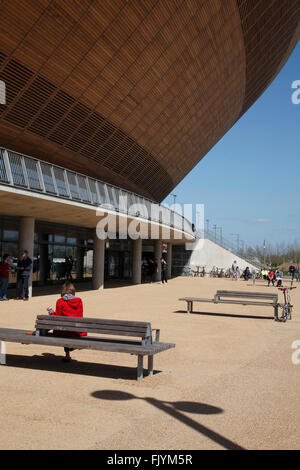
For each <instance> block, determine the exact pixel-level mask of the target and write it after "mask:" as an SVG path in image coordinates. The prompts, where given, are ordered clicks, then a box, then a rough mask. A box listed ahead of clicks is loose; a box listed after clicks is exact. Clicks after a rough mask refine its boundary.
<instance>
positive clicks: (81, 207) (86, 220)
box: [0, 185, 195, 245]
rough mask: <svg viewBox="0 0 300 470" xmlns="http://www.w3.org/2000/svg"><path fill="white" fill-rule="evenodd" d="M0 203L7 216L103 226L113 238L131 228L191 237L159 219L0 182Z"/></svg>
mask: <svg viewBox="0 0 300 470" xmlns="http://www.w3.org/2000/svg"><path fill="white" fill-rule="evenodd" d="M0 205H1V207H2V210H1V212H2V213H3V214H5V215H9V216H16V217H21V216H27V217H34V218H35V219H37V220H41V221H46V222H52V223H58V224H69V225H72V226H79V227H86V228H90V229H96V228H97V227H98V233H99V234H100V232H101V228H103V230H105V231H107V237H108V238H114V233H115V234H117V236H116V238H117V237H119V238H127V236H128V237H131V234H134V232H135V233H136V234H138V233H140V236H141V238H143V239H153V240H155V239H159V240H163V241H165V242H172V243H173V244H176V245H180V244H184V243H186V242H193V241H194V240H195V238H194V237H193V236H192V235H191V234H190V233H187V232H185V231H181V230H178V229H176V228H174V227H170V226H168V225H165V224H162V223H158V222H155V221H151V220H145V219H143V218H141V217H133V216H131V215H128V214H123V213H120V212H117V211H114V210H111V209H107V208H103V207H101V206H91V205H89V204H85V203H82V202H77V201H73V200H68V199H62V198H59V197H55V196H50V195H48V194H43V193H41V194H40V193H39V194H36V193H35V192H32V191H29V190H26V189H19V188H15V187H10V186H6V185H0ZM131 238H134V236H132V237H131Z"/></svg>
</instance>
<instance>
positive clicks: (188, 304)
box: [186, 301, 193, 313]
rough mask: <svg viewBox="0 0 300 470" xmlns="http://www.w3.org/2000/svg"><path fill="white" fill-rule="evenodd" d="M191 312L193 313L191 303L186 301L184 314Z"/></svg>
mask: <svg viewBox="0 0 300 470" xmlns="http://www.w3.org/2000/svg"><path fill="white" fill-rule="evenodd" d="M192 312H193V302H191V301H188V303H187V309H186V313H192Z"/></svg>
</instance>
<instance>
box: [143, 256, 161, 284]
mask: <svg viewBox="0 0 300 470" xmlns="http://www.w3.org/2000/svg"><path fill="white" fill-rule="evenodd" d="M159 262H160V271H161V282H162V284H167V283H168V264H167V262H166V260H165V258H164V257H163V256H162V257H161V258H160V261H159ZM158 266H159V264H158V260H153V259H152V258H146V257H144V258H143V259H142V266H141V267H142V284H143V283H145V282H150V283H151V282H155V280H156V275H157V273H158V272H159V270H158Z"/></svg>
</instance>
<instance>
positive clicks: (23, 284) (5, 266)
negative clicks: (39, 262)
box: [0, 250, 32, 300]
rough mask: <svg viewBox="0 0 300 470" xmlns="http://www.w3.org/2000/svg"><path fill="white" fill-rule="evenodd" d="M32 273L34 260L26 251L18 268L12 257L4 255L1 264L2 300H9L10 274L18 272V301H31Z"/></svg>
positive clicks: (23, 252)
mask: <svg viewBox="0 0 300 470" xmlns="http://www.w3.org/2000/svg"><path fill="white" fill-rule="evenodd" d="M31 271H32V260H31V258H29V256H28V252H27V251H26V250H24V251H22V252H21V253H20V256H19V259H18V263H17V266H16V267H15V266H14V265H13V264H12V262H11V258H10V255H9V254H8V253H4V254H3V255H2V260H1V263H0V283H1V285H0V300H8V299H7V288H8V282H9V273H10V272H17V299H18V300H23V299H24V300H28V299H29V277H30V274H31Z"/></svg>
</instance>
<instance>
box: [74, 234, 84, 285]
mask: <svg viewBox="0 0 300 470" xmlns="http://www.w3.org/2000/svg"><path fill="white" fill-rule="evenodd" d="M78 243H79V245H80V246H77V250H76V252H77V253H76V257H77V260H76V278H77V279H82V278H83V264H84V246H81V245H83V240H78Z"/></svg>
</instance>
